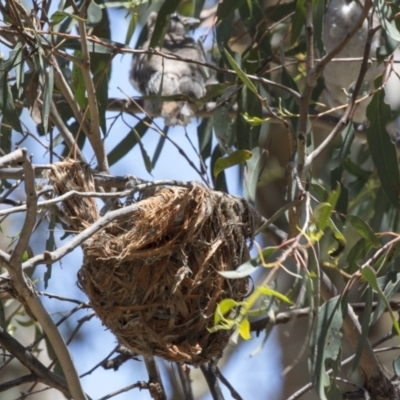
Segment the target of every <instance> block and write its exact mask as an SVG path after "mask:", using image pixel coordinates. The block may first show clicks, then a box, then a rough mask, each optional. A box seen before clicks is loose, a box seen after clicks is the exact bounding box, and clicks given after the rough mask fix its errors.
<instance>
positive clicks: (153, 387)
mask: <svg viewBox="0 0 400 400" xmlns="http://www.w3.org/2000/svg"><path fill="white" fill-rule="evenodd" d="M143 359H144V363H145V365H146V370H147V374H148V375H149V392H150V396H151V397H152V398H153V399H154V400H167V396H166V394H165V389H164V386H163V383H162V379H161V374H160V370H159V369H158V365H157V362H156V360H155V358H154V357H153V356H143Z"/></svg>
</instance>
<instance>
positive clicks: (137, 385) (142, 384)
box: [99, 382, 149, 400]
mask: <svg viewBox="0 0 400 400" xmlns="http://www.w3.org/2000/svg"><path fill="white" fill-rule="evenodd" d="M136 388H139V389H149V384H148V383H147V382H137V383H134V384H133V385H130V386H126V387H124V388H122V389H119V390H116V391H115V392H112V393H110V394H108V395H106V396H104V397H100V399H99V400H108V399H111V398H112V397H114V396H117V395H119V394H121V393H125V392H128V391H129V390H132V389H136Z"/></svg>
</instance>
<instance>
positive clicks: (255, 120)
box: [242, 112, 271, 126]
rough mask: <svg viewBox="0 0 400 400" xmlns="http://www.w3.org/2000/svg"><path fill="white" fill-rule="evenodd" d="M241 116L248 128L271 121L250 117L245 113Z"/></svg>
mask: <svg viewBox="0 0 400 400" xmlns="http://www.w3.org/2000/svg"><path fill="white" fill-rule="evenodd" d="M242 116H243V118H244V119H245V121H246V122H247V123H248V124H249V125H250V126H259V125H261V124H263V123H264V122H268V121H269V120H270V119H271V118H259V117H251V116H250V115H249V114H248V113H247V112H245V113H243V114H242Z"/></svg>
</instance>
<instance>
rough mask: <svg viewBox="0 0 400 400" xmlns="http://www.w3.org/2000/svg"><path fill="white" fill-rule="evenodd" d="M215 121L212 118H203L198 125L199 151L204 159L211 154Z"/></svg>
mask: <svg viewBox="0 0 400 400" xmlns="http://www.w3.org/2000/svg"><path fill="white" fill-rule="evenodd" d="M212 130H213V123H212V119H211V118H203V120H202V121H201V123H200V125H199V126H198V127H197V138H198V141H199V153H200V156H201V158H202V160H203V161H205V160H207V159H208V158H209V157H210V156H211V149H212V147H211V146H212V137H213V134H212Z"/></svg>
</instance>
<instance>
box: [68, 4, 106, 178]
mask: <svg viewBox="0 0 400 400" xmlns="http://www.w3.org/2000/svg"><path fill="white" fill-rule="evenodd" d="M72 3H75V2H74V1H72ZM89 4H90V2H89V1H84V2H83V3H82V5H81V8H80V10H79V17H80V18H78V26H79V36H80V43H81V49H82V62H83V65H82V68H81V72H82V76H83V80H84V82H85V87H86V94H87V98H88V106H89V113H90V132H89V135H88V139H89V141H90V144H91V146H92V149H93V151H94V154H95V155H96V160H97V165H98V169H99V171H101V172H108V169H109V166H108V159H107V155H106V152H105V148H104V143H103V141H102V139H101V132H100V117H99V107H98V104H97V97H96V89H95V87H94V83H93V78H92V76H91V72H90V54H89V49H88V41H87V32H86V23H85V21H86V18H87V8H88V6H89ZM86 113H87V110H85V114H86Z"/></svg>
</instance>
